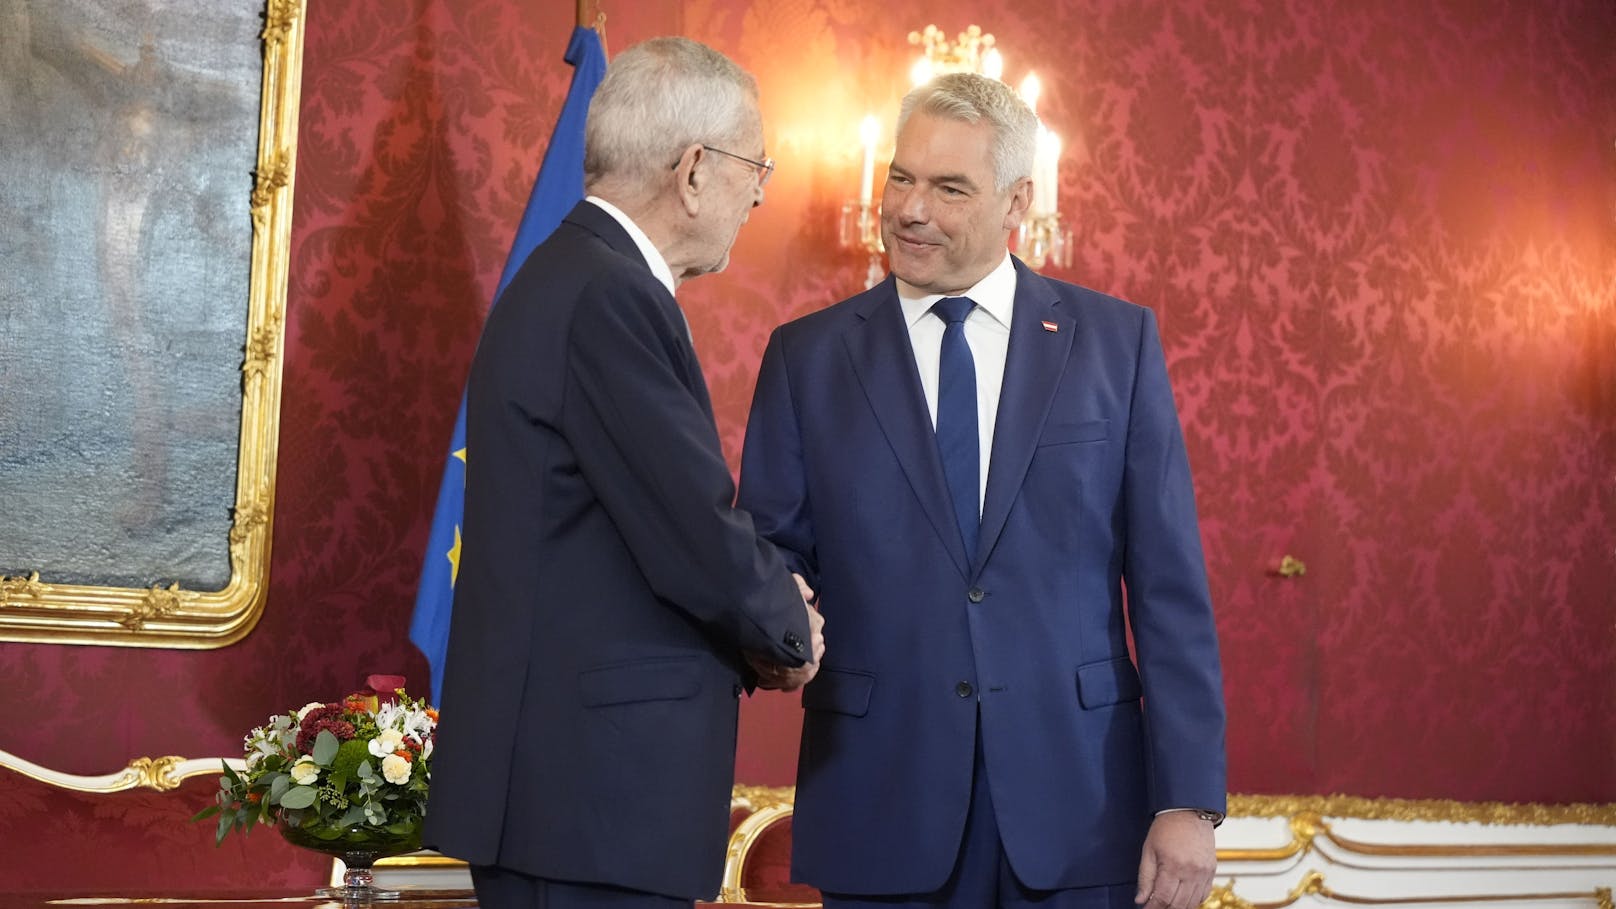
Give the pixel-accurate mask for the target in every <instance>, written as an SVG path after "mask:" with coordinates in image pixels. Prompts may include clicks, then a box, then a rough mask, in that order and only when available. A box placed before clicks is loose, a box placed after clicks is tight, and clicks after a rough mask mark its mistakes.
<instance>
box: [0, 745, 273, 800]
mask: <svg viewBox="0 0 1616 909" xmlns="http://www.w3.org/2000/svg"><path fill="white" fill-rule="evenodd" d="M224 764H229V765H230V767H231V768H232V769H234V770H244V769H246V767H247V762H246V761H244V760H242V759H241V758H183V757H180V756H179V755H174V754H170V755H165V756H163V757H156V758H153V757H138V758H135V759H134V760H132V761H130V762H129V763H128V765H127V766H125V767H124V768H123V769H122V770H120V771H118V772H116V773H107V774H102V775H100V776H82V775H79V774H75V773H63V772H62V771H60V770H52V769H50V768H49V767H44V766H41V765H39V764H36V763H34V762H33V761H29V760H25V759H23V758H20V757H18V756H17V755H14V754H12V753H10V752H8V751H0V767H4V768H6V769H7V770H14V771H16V772H17V773H20V774H22V775H23V776H26V777H28V778H30V779H35V780H38V781H40V782H41V783H46V784H48V785H51V786H57V787H60V788H62V789H71V790H73V791H75V792H88V793H92V794H107V793H113V792H124V791H126V790H129V789H154V790H156V791H158V792H168V791H170V790H173V789H178V788H179V786H180V783H181V782H182V781H184V780H186V779H188V778H190V777H193V776H203V775H207V774H212V775H217V774H218V773H219V772H220V767H221V766H222V765H224Z"/></svg>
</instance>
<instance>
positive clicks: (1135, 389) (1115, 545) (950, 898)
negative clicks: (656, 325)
mask: <svg viewBox="0 0 1616 909" xmlns="http://www.w3.org/2000/svg"><path fill="white" fill-rule="evenodd" d="M1035 130H1036V119H1035V118H1034V116H1033V114H1032V112H1031V111H1030V110H1029V109H1028V108H1027V106H1026V105H1025V104H1023V103H1022V102H1021V101H1020V99H1018V98H1016V97H1015V95H1014V94H1013V93H1012V92H1011V91H1010V90H1009V89H1008V88H1006V87H1005V86H1004V85H1003V84H1002V83H1000V82H998V81H996V80H991V79H987V78H984V77H981V76H975V75H949V76H943V77H939V78H938V79H936V80H934V81H933V82H931V83H929V84H927V85H925V86H922V87H921V88H918V89H916V90H915V91H914V92H912V93H911V94H910V95H909V96H908V97H907V98H905V100H904V103H903V107H902V112H901V114H900V116H899V120H898V133H897V145H896V150H895V154H894V156H893V160H892V164H891V169H890V172H889V174H888V178H887V183H886V188H885V191H884V196H883V198H882V210H881V230H882V237H883V239H884V241H885V243H886V247H887V251H888V255H889V257H890V265H891V271H892V274H891V275H890V276H889V277H888V278H887V280H886V281H885V282H883V283H881V284H880V285H878V286H876V287H875V288H873V289H871V290H869V291H867V292H865V293H862V294H859V295H858V296H855V297H852V298H851V299H848V300H845V301H843V302H842V303H840V304H837V305H836V306H832V307H830V308H828V309H825V310H822V311H820V312H817V313H814V314H812V315H809V316H806V317H804V318H802V319H799V320H797V321H795V322H792V323H790V324H787V325H784V326H782V327H781V328H779V329H778V330H776V332H775V333H774V335H773V337H772V338H771V339H770V341H769V344H768V348H767V351H766V353H765V354H764V359H763V365H762V369H761V373H760V375H759V377H758V385H757V392H756V397H755V399H754V401H753V405H752V414H751V419H750V422H749V424H748V427H747V437H746V448H745V453H744V459H743V462H742V468H741V498H740V504H741V506H742V507H743V508H745V509H747V510H749V511H751V512H752V515H753V519H754V521H755V523H756V525H757V527H758V528H759V529H760V530H761V531H762V532H763V534H764V535H765V536H766V537H768V538H769V539H770V540H772V541H773V542H774V543H775V544H777V545H778V546H779V547H780V548H781V550H782V551H783V552H785V553H786V554H787V556H786V559H787V562H788V564H790V565H791V566H792V569H793V570H794V571H797V572H799V573H801V574H802V575H803V576H805V577H806V578H807V579H808V583H809V585H810V586H812V587H813V588H814V589H816V590H817V591H818V593H819V605H820V607H821V608H822V609H823V610H824V612H825V615H826V618H827V621H828V622H829V624H830V626H831V627H832V629H833V631H832V634H831V637H832V638H833V640H832V642H831V643H832V647H831V649H830V652H829V655H828V656H827V657H826V659H825V661H824V663H823V665H822V666H821V668H820V670H819V674H818V676H817V677H816V678H815V680H814V681H813V682H811V683H810V684H809V685H808V686H807V687H806V688H805V689H804V690H803V707H804V710H805V714H804V721H803V737H802V751H801V756H800V761H799V767H798V775H797V796H796V798H797V804H796V814H795V817H794V821H793V827H792V840H793V856H792V868H793V874H794V877H795V878H796V879H798V880H800V881H803V882H806V883H809V884H812V885H814V886H816V887H818V888H820V890H821V891H823V892H824V895H825V903H826V906H827V907H832V909H835V907H851V906H894V905H900V906H928V907H930V906H949V907H961V909H984V907H991V906H1001V907H1008V906H1024V905H1034V904H1036V905H1038V906H1041V907H1046V909H1057V907H1059V909H1066V907H1119V906H1129V905H1132V904H1133V903H1134V902H1138V903H1146V902H1148V903H1149V904H1151V905H1152V906H1171V907H1174V909H1188V907H1190V906H1194V905H1196V904H1197V903H1199V902H1200V901H1201V900H1202V899H1203V898H1204V897H1205V896H1206V894H1207V893H1208V891H1209V889H1210V885H1211V880H1212V875H1213V872H1214V870H1215V865H1216V855H1215V850H1214V845H1213V827H1214V826H1215V824H1216V823H1217V821H1219V820H1220V819H1221V817H1222V815H1223V812H1224V811H1225V778H1224V744H1223V739H1224V708H1223V697H1222V682H1221V676H1220V669H1219V662H1218V651H1217V640H1216V633H1215V630H1214V627H1213V615H1212V606H1211V602H1210V597H1209V595H1208V591H1207V583H1206V572H1205V566H1204V563H1203V559H1202V554H1201V546H1200V537H1199V531H1198V529H1197V521H1196V513H1195V503H1194V495H1193V491H1192V489H1191V484H1190V472H1189V465H1188V462H1187V459H1186V455H1185V450H1184V442H1183V437H1182V434H1181V431H1180V428H1179V423H1178V416H1177V412H1176V409H1175V407H1174V403H1173V396H1172V391H1171V390H1170V388H1169V387H1168V380H1167V370H1166V365H1165V361H1164V359H1163V354H1162V349H1161V345H1160V341H1159V339H1158V337H1157V331H1156V324H1155V319H1154V318H1153V316H1152V314H1151V313H1150V311H1149V310H1146V309H1143V308H1141V307H1138V306H1134V305H1132V304H1129V303H1125V302H1122V301H1120V300H1116V299H1113V298H1111V297H1107V296H1105V295H1102V294H1099V293H1096V292H1094V291H1092V290H1087V289H1085V288H1082V287H1077V286H1074V285H1071V284H1067V283H1063V282H1060V281H1053V280H1049V279H1046V278H1042V277H1040V276H1038V275H1037V274H1035V273H1033V272H1032V271H1030V270H1029V269H1028V268H1027V267H1026V266H1025V265H1023V264H1022V263H1021V262H1020V261H1018V260H1016V259H1015V258H1014V257H1013V256H1011V255H1010V254H1009V253H1008V251H1007V245H1008V239H1009V236H1010V233H1011V231H1013V230H1015V229H1016V227H1017V226H1018V225H1019V224H1020V223H1021V220H1022V218H1023V216H1024V215H1025V214H1026V211H1027V208H1028V205H1029V200H1030V195H1031V186H1030V181H1029V179H1028V174H1029V172H1030V171H1031V168H1032V158H1033V145H1034V133H1035ZM1040 191H1044V189H1043V188H1040ZM1125 591H1126V593H1125ZM1130 634H1131V637H1132V641H1133V649H1134V651H1136V656H1137V659H1134V658H1131V657H1130V644H1129V638H1130Z"/></svg>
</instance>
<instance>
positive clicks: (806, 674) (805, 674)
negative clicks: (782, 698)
mask: <svg viewBox="0 0 1616 909" xmlns="http://www.w3.org/2000/svg"><path fill="white" fill-rule="evenodd" d="M791 577H792V578H794V579H796V582H797V592H798V593H800V594H802V606H803V608H804V609H806V610H808V631H809V633H810V634H811V635H812V636H813V657H812V658H811V659H809V660H808V662H806V663H803V664H802V665H801V666H781V665H780V664H779V663H775V662H772V661H770V660H766V659H764V658H762V657H760V656H758V655H757V654H755V653H748V654H747V655H746V662H747V663H749V664H751V666H752V671H753V672H756V673H757V677H758V682H757V684H758V687H759V688H767V689H770V690H773V691H796V690H797V689H798V688H801V687H802V686H804V685H806V684H808V682H809V681H810V680H812V679H813V677H814V675H815V674H817V673H818V672H819V658H820V657H822V656H824V655H825V617H824V616H822V615H820V614H819V610H817V609H815V608H814V607H813V604H811V603H809V602H808V601H809V600H812V599H813V598H814V592H813V590H812V589H811V588H810V587H809V586H808V582H807V581H804V580H803V579H802V575H800V574H796V573H793V574H792V575H791Z"/></svg>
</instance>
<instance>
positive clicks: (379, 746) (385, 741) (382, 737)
mask: <svg viewBox="0 0 1616 909" xmlns="http://www.w3.org/2000/svg"><path fill="white" fill-rule="evenodd" d="M403 745H404V733H402V732H399V731H398V730H397V729H383V730H382V731H381V734H379V735H377V736H376V737H375V738H373V739H371V740H370V746H369V747H370V753H371V754H372V755H375V756H376V757H386V756H387V755H389V754H392V753H393V752H395V751H397V750H398V749H399V748H401V747H403Z"/></svg>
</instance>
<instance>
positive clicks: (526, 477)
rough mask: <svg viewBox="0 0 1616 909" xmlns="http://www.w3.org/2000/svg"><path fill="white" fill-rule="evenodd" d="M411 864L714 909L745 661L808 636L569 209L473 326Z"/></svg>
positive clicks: (635, 273) (657, 347)
mask: <svg viewBox="0 0 1616 909" xmlns="http://www.w3.org/2000/svg"><path fill="white" fill-rule="evenodd" d="M467 389H468V390H467V395H468V401H467V411H466V413H467V428H466V434H467V483H466V507H465V519H464V525H463V544H462V555H461V561H460V569H459V576H458V579H457V580H456V583H455V600H454V612H453V620H452V625H451V629H450V635H449V655H448V663H447V668H446V671H445V674H444V688H443V703H442V704H441V707H442V717H443V720H442V725H441V727H440V728H439V736H438V741H437V747H436V751H435V753H434V755H433V779H432V793H431V801H430V803H429V805H428V810H427V826H426V835H425V838H426V841H427V843H429V844H431V845H435V846H436V847H438V848H439V849H441V850H442V851H443V852H445V853H447V854H449V855H453V856H456V857H459V858H463V859H465V860H467V861H469V862H472V863H474V864H483V865H500V866H503V867H506V868H510V869H514V870H517V871H521V872H525V873H528V874H532V875H537V876H541V877H548V878H555V879H561V880H567V881H579V882H601V883H609V884H614V885H618V886H625V887H632V888H635V889H639V890H646V891H652V892H658V893H665V894H669V895H674V896H684V897H703V896H710V895H712V894H713V893H715V892H716V891H717V890H718V885H719V880H720V876H721V873H722V865H723V853H724V848H725V843H726V839H727V835H728V824H729V793H730V786H731V782H732V778H733V774H734V757H735V723H736V713H737V699H738V697H739V696H740V694H741V691H742V683H743V673H744V672H745V670H744V668H743V667H744V662H743V660H742V658H741V651H742V649H746V650H752V651H757V652H759V653H762V654H764V655H766V656H768V657H770V658H772V659H774V660H776V661H779V662H782V663H786V664H797V665H800V664H801V662H802V660H803V657H804V655H805V653H806V646H807V643H808V638H809V630H808V623H807V617H806V610H804V608H803V605H802V598H801V596H800V595H798V593H797V592H796V585H795V584H794V583H793V582H792V580H791V578H790V576H789V575H788V574H787V572H786V570H785V566H784V564H783V563H782V561H781V558H780V556H779V554H778V553H777V552H776V551H775V549H774V547H773V546H771V545H769V544H768V543H766V542H764V541H762V540H760V539H759V538H758V536H757V534H756V533H755V532H754V530H753V527H752V523H751V521H750V519H749V518H748V517H747V516H746V515H745V514H744V513H742V512H737V511H735V510H733V509H732V504H733V501H734V484H733V482H732V480H731V477H730V473H729V469H728V467H727V466H726V465H725V462H724V459H723V455H722V453H721V451H720V448H719V441H718V435H717V432H716V430H715V429H714V426H713V417H712V409H711V405H710V403H709V400H708V396H707V388H706V384H705V383H704V381H703V379H702V374H701V369H700V366H699V364H698V363H697V362H696V354H695V351H694V349H692V347H691V344H690V339H689V335H688V332H687V330H686V327H685V322H684V320H683V318H682V316H681V314H680V312H679V310H678V308H677V305H676V304H675V302H674V299H673V296H672V295H671V294H669V293H668V291H667V289H666V287H664V286H663V285H662V284H660V283H659V282H658V281H657V280H656V278H655V277H653V275H652V274H651V271H650V269H649V267H648V266H647V265H646V263H645V261H644V259H643V258H642V257H641V256H640V254H639V252H638V250H637V249H636V248H635V246H634V244H633V241H632V240H631V239H630V238H629V236H628V234H627V233H626V232H625V231H624V230H623V229H622V227H621V226H620V225H618V224H617V223H616V222H615V221H613V220H612V219H611V217H610V216H608V215H607V214H606V213H605V212H604V211H602V210H601V209H600V208H599V207H597V206H595V205H593V204H591V203H587V202H582V203H579V205H578V206H577V207H576V208H574V209H573V210H572V213H571V214H569V215H568V216H567V218H566V220H565V221H564V222H563V223H562V224H561V226H560V227H559V228H558V229H557V230H556V232H555V233H554V234H553V235H552V236H551V237H550V238H549V239H548V240H546V241H545V242H544V243H543V244H542V245H541V246H539V247H538V249H536V250H535V251H534V252H533V254H532V255H531V256H530V257H529V258H528V260H527V262H526V263H524V265H523V266H522V268H521V270H520V271H519V272H518V273H517V275H516V277H515V278H514V279H513V280H512V281H511V284H510V286H509V288H507V289H506V291H505V293H504V294H503V295H502V296H501V298H500V300H499V303H498V305H497V306H495V307H494V308H493V311H492V312H491V313H490V315H489V317H488V323H487V325H486V326H485V327H484V329H483V335H482V340H481V342H480V343H479V346H478V348H477V354H476V358H475V360H474V361H473V363H472V368H471V377H470V380H469V382H468V386H467Z"/></svg>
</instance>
